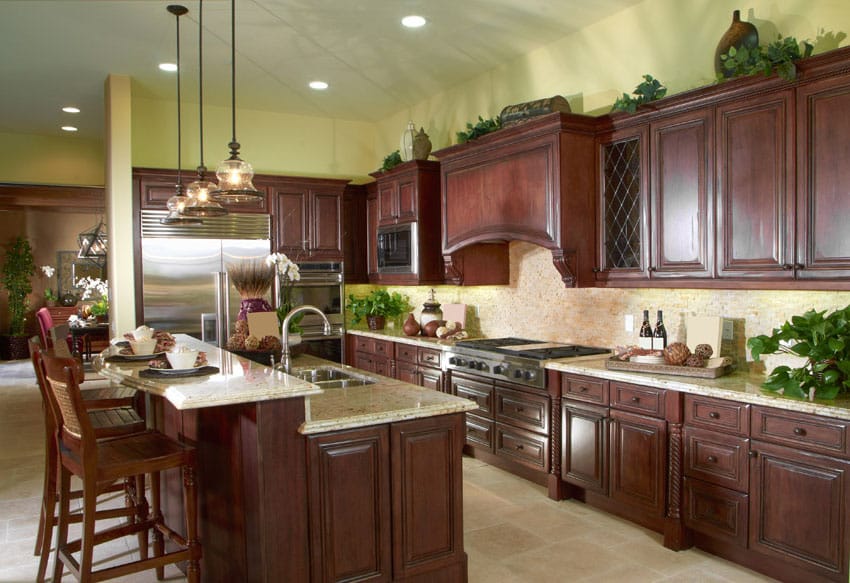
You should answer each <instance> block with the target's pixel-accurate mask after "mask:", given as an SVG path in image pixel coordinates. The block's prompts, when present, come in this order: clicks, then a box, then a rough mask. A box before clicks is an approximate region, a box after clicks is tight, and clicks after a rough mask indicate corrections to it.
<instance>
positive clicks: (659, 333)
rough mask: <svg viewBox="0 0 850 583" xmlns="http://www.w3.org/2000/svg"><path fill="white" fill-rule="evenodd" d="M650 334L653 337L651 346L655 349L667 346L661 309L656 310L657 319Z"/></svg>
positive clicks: (665, 329)
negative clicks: (653, 330)
mask: <svg viewBox="0 0 850 583" xmlns="http://www.w3.org/2000/svg"><path fill="white" fill-rule="evenodd" d="M652 336H653V337H654V340H653V343H652V345H653V348H655V349H656V350H660V349H662V348H667V328H665V327H664V317H663V316H662V314H661V310H658V321H657V322H655V332H653V334H652Z"/></svg>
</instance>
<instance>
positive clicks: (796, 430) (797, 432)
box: [794, 427, 806, 435]
mask: <svg viewBox="0 0 850 583" xmlns="http://www.w3.org/2000/svg"><path fill="white" fill-rule="evenodd" d="M805 434H806V430H805V429H803V428H802V427H795V428H794V435H805Z"/></svg>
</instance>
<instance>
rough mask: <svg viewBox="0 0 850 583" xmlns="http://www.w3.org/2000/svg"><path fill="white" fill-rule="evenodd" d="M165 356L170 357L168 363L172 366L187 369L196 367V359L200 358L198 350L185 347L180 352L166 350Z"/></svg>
mask: <svg viewBox="0 0 850 583" xmlns="http://www.w3.org/2000/svg"><path fill="white" fill-rule="evenodd" d="M165 358H167V359H168V364H170V365H171V368H173V369H177V370H185V369H187V368H194V366H195V361H196V360H197V359H198V351H197V350H192V349H183V350H180V351H179V352H166V353H165Z"/></svg>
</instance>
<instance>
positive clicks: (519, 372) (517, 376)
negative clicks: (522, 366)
mask: <svg viewBox="0 0 850 583" xmlns="http://www.w3.org/2000/svg"><path fill="white" fill-rule="evenodd" d="M514 378H516V379H521V378H522V371H521V370H515V371H514Z"/></svg>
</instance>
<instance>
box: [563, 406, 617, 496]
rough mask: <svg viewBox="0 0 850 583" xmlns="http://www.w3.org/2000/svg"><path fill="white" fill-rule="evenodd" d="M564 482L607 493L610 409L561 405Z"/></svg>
mask: <svg viewBox="0 0 850 583" xmlns="http://www.w3.org/2000/svg"><path fill="white" fill-rule="evenodd" d="M561 407H562V415H561V436H562V437H561V438H562V440H563V446H562V448H561V479H563V480H564V481H565V482H569V483H570V484H575V485H576V486H581V487H582V488H586V489H588V490H595V491H596V492H602V493H603V494H607V493H608V409H606V408H604V407H592V406H583V407H577V406H575V405H572V404H570V402H569V401H567V400H564V401H562V406H561Z"/></svg>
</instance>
